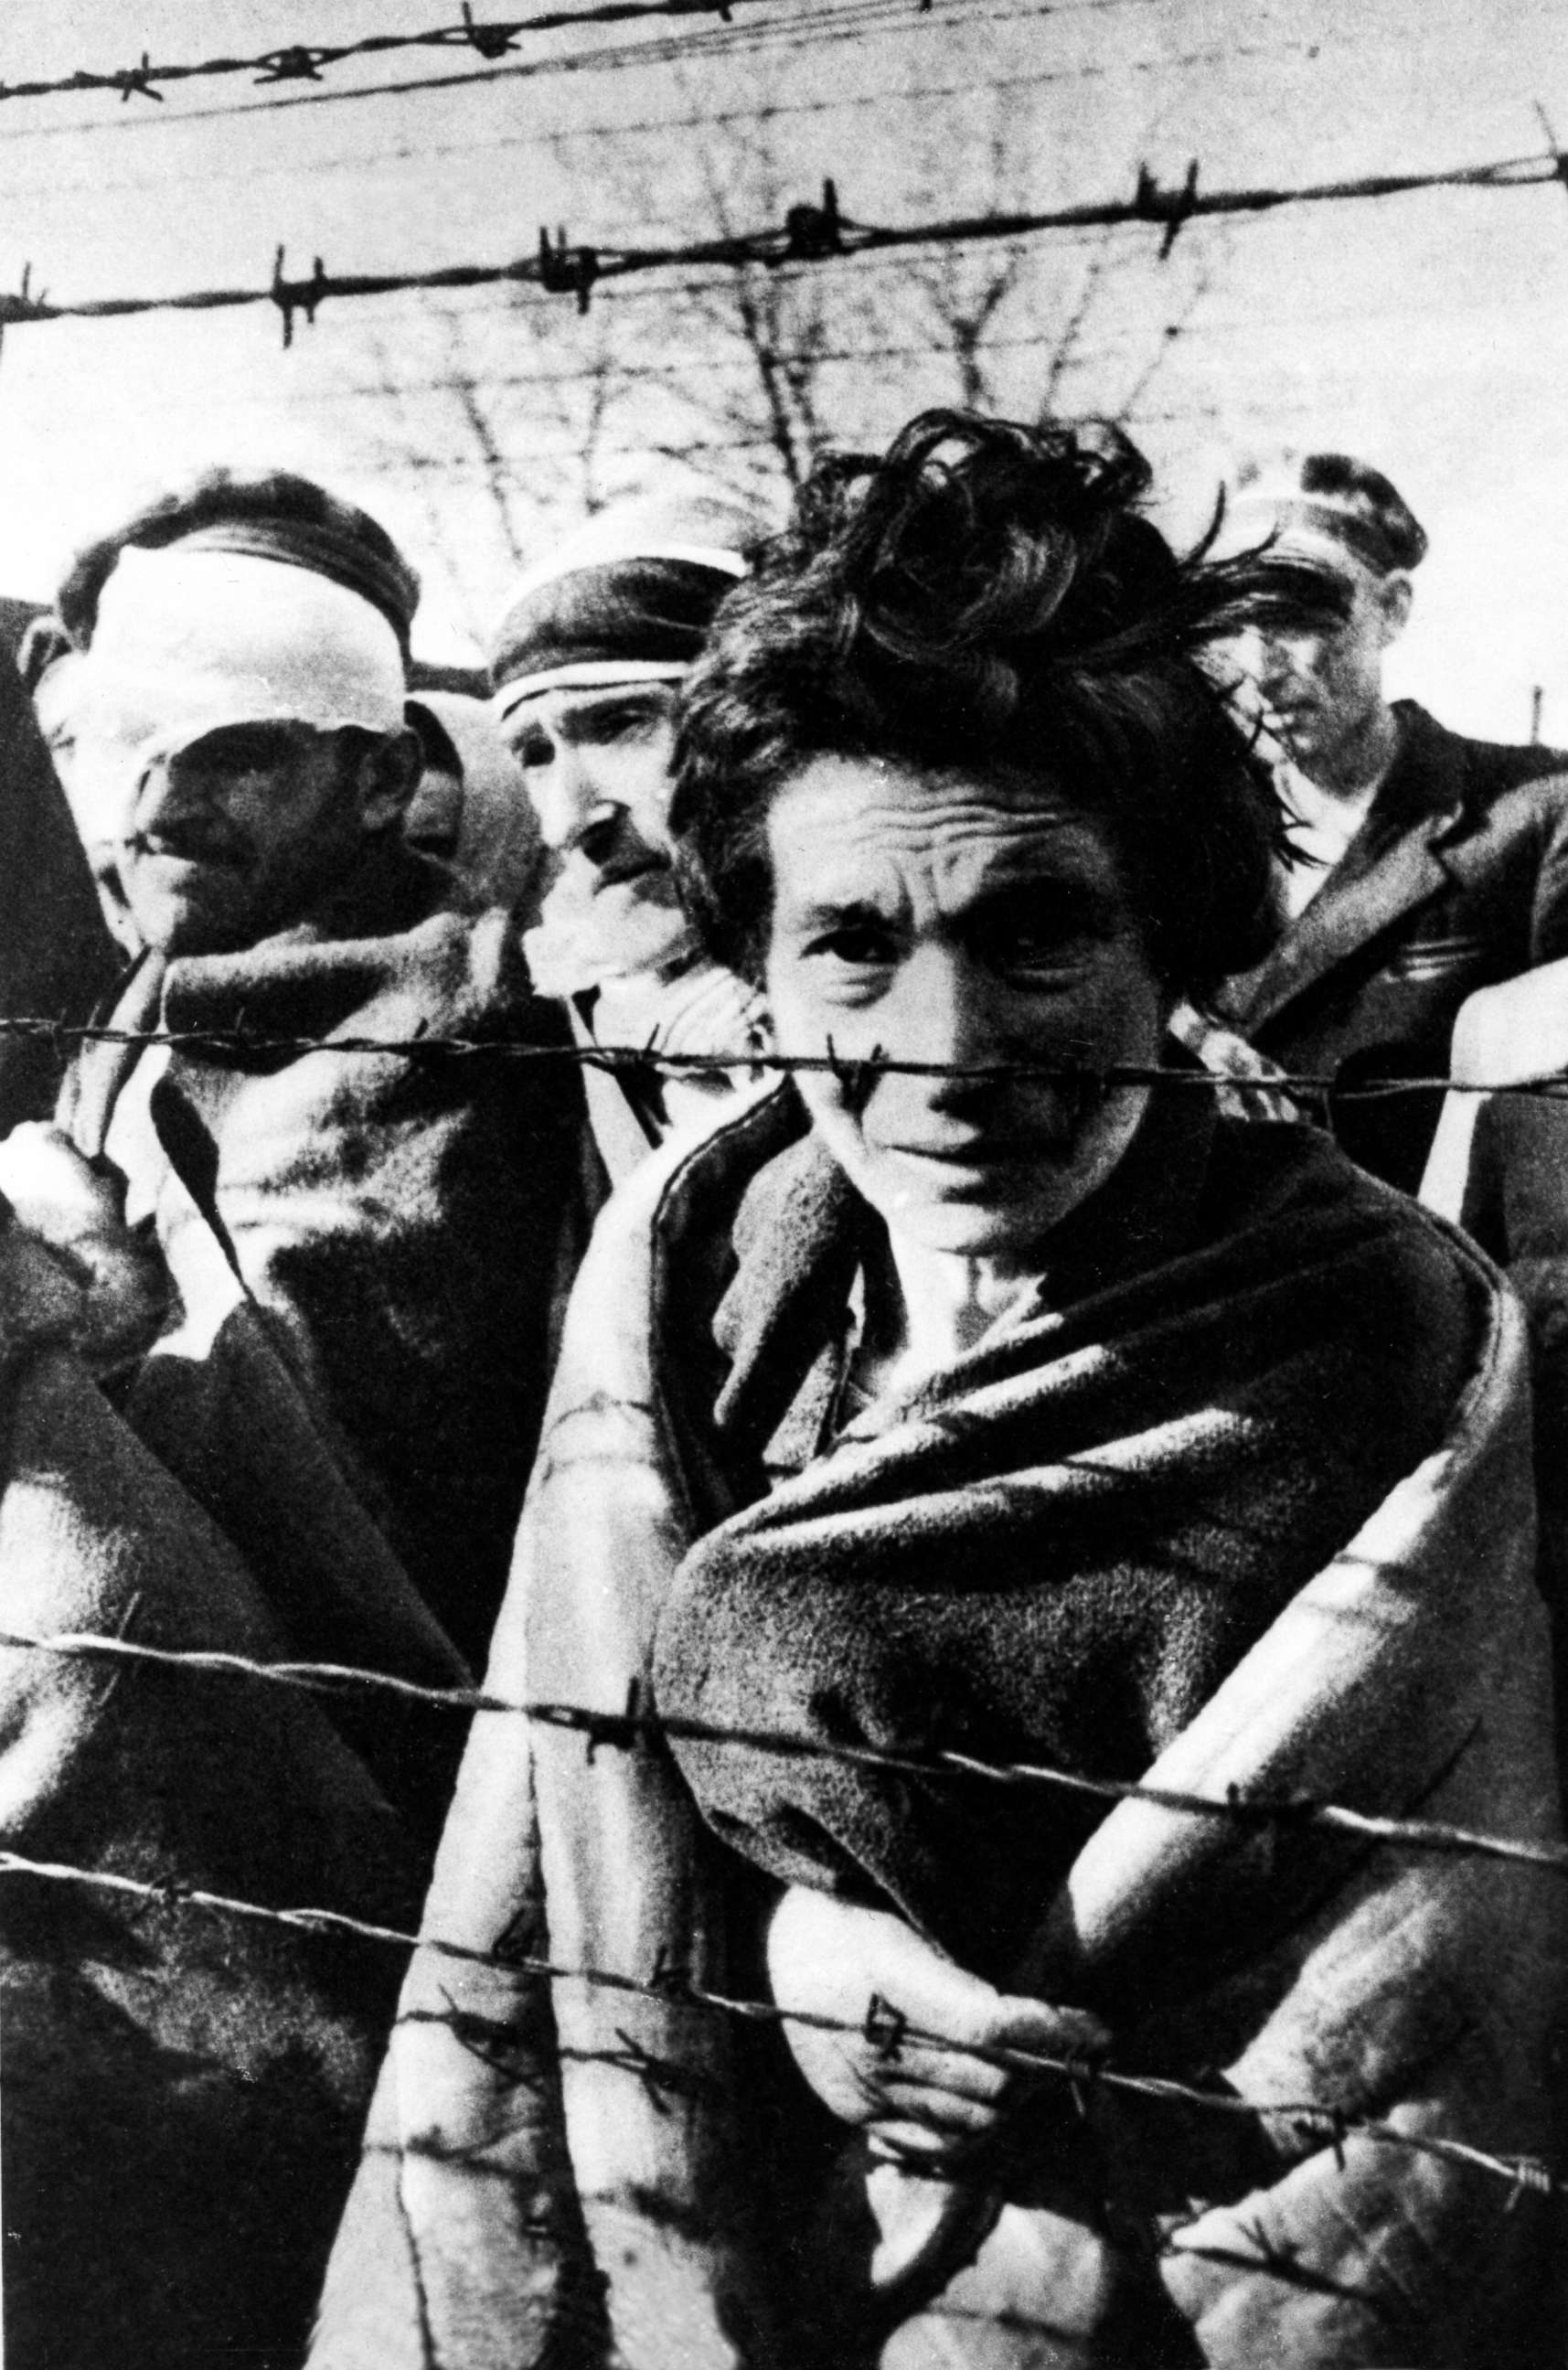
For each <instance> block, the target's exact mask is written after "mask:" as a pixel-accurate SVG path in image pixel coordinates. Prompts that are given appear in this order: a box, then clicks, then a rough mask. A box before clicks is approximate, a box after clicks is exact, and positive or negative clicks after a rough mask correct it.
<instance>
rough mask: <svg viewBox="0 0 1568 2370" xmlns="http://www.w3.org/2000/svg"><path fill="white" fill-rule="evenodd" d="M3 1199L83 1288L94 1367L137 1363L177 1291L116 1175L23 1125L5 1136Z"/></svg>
mask: <svg viewBox="0 0 1568 2370" xmlns="http://www.w3.org/2000/svg"><path fill="white" fill-rule="evenodd" d="M0 1199H3V1200H4V1201H5V1202H7V1203H9V1205H10V1208H11V1210H12V1212H13V1213H14V1221H15V1224H16V1225H18V1226H20V1227H21V1228H22V1229H23V1230H24V1231H25V1232H26V1233H27V1234H29V1235H31V1236H33V1237H36V1239H37V1240H38V1241H39V1242H40V1243H43V1244H45V1245H47V1247H48V1248H49V1250H50V1251H51V1252H52V1254H53V1257H54V1260H55V1261H56V1263H57V1264H58V1267H59V1269H60V1271H61V1272H62V1273H63V1275H64V1276H66V1277H68V1278H69V1279H70V1280H71V1282H72V1283H74V1284H75V1287H76V1290H77V1292H78V1294H79V1295H80V1302H79V1308H80V1315H79V1320H78V1323H77V1325H76V1327H75V1344H76V1347H77V1348H78V1349H79V1350H80V1351H81V1352H82V1355H83V1356H84V1357H85V1358H86V1359H87V1361H88V1363H90V1364H92V1365H94V1366H96V1367H98V1368H100V1369H101V1368H107V1367H110V1366H117V1365H123V1364H125V1363H128V1362H129V1361H130V1360H131V1359H132V1358H133V1357H136V1356H139V1355H140V1354H141V1352H143V1351H144V1350H145V1349H146V1348H147V1347H148V1346H149V1344H150V1343H151V1342H152V1340H154V1339H155V1338H156V1334H157V1332H158V1329H159V1327H160V1325H161V1323H162V1321H163V1318H164V1316H165V1314H166V1312H167V1308H168V1306H169V1302H170V1298H171V1291H170V1286H169V1282H168V1276H167V1270H166V1269H165V1266H164V1262H163V1258H162V1254H161V1253H160V1252H159V1251H158V1249H157V1248H156V1244H154V1243H152V1242H150V1241H148V1240H146V1239H144V1237H142V1236H141V1235H140V1234H138V1233H137V1232H136V1231H135V1230H134V1229H133V1227H131V1226H128V1225H126V1223H125V1188H124V1179H123V1178H121V1175H120V1173H119V1171H118V1170H117V1169H114V1168H110V1166H109V1164H108V1163H98V1162H94V1161H89V1160H86V1159H85V1158H84V1157H83V1156H82V1154H81V1153H79V1152H78V1151H77V1149H76V1147H75V1145H74V1144H73V1143H72V1141H71V1139H70V1137H69V1136H68V1135H67V1134H66V1133H64V1131H63V1129H61V1128H58V1127H52V1126H50V1125H48V1124H47V1123H46V1122H43V1121H40V1120H24V1121H23V1122H22V1123H21V1125H20V1126H19V1127H14V1128H13V1129H12V1130H11V1133H10V1134H9V1135H7V1136H6V1137H4V1138H0Z"/></svg>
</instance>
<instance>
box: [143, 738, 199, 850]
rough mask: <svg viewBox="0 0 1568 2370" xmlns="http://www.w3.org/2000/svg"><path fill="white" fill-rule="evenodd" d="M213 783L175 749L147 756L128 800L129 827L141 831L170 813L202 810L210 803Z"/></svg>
mask: <svg viewBox="0 0 1568 2370" xmlns="http://www.w3.org/2000/svg"><path fill="white" fill-rule="evenodd" d="M212 803H213V783H212V780H211V778H210V777H209V776H208V775H206V774H205V773H204V772H203V771H202V768H201V767H200V766H198V765H191V764H190V761H189V760H182V758H181V754H180V753H179V751H178V750H175V751H173V752H171V753H167V752H166V753H163V754H159V755H157V756H156V757H150V758H148V759H147V761H146V763H145V764H144V765H143V767H142V770H141V773H140V775H139V776H138V777H137V781H136V789H135V795H134V797H133V800H132V802H131V821H132V827H133V830H137V831H144V830H146V829H147V827H148V825H149V824H151V823H155V822H160V823H167V821H168V820H169V819H170V818H171V817H172V816H174V815H186V814H193V813H201V812H205V811H207V810H208V809H209V808H210V807H211V805H212Z"/></svg>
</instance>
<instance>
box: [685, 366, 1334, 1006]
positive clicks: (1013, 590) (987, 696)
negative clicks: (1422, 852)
mask: <svg viewBox="0 0 1568 2370" xmlns="http://www.w3.org/2000/svg"><path fill="white" fill-rule="evenodd" d="M1150 482H1151V472H1150V470H1149V466H1148V464H1147V461H1146V460H1145V459H1144V457H1143V455H1142V454H1141V453H1139V452H1138V450H1137V449H1136V446H1135V445H1134V444H1133V443H1131V442H1130V441H1129V439H1128V438H1127V437H1126V436H1125V435H1124V434H1123V433H1122V432H1121V431H1120V430H1118V429H1116V428H1113V427H1110V426H1106V425H1101V424H1098V423H1093V424H1089V425H1081V426H1067V425H1065V424H1060V423H1055V422H1048V423H1046V424H1045V425H1043V426H1040V427H1025V426H1021V425H1018V424H1015V423H1013V422H1010V421H1006V420H986V419H982V418H980V417H978V416H977V415H975V414H974V413H970V412H963V411H928V412H924V413H922V414H921V415H920V417H919V418H918V419H917V420H911V421H910V423H909V425H908V426H907V427H906V428H905V429H904V430H903V431H901V433H900V434H899V435H898V436H896V437H895V438H894V442H893V443H892V444H891V445H890V446H889V448H888V450H887V452H886V453H885V454H883V455H882V458H881V459H873V458H870V457H868V456H866V455H863V454H844V455H834V456H831V457H830V458H828V459H827V460H825V461H824V462H822V463H821V464H819V466H817V468H816V469H815V470H814V471H813V474H812V476H811V477H810V478H809V480H808V481H807V483H806V484H805V485H804V486H803V487H802V488H801V490H800V492H799V494H798V496H797V499H796V504H795V511H794V515H793V518H792V519H791V521H790V525H789V526H788V528H787V529H786V530H785V532H784V533H783V534H782V535H779V536H778V538H777V539H776V540H775V541H774V542H772V543H770V544H768V545H766V546H764V547H763V549H762V551H761V553H760V555H759V557H758V563H757V566H756V569H755V573H754V574H753V576H752V577H751V578H750V579H749V580H748V581H746V582H744V583H743V584H741V585H740V586H738V587H737V589H736V590H735V591H734V592H732V593H731V594H730V596H729V597H728V599H727V600H726V601H725V602H724V603H723V604H722V606H721V609H720V611H719V613H718V616H717V618H716V620H715V623H714V627H713V631H712V634H711V636H710V638H709V642H708V645H707V647H706V650H704V653H703V655H702V656H701V657H700V658H699V660H698V662H697V664H696V666H695V667H694V669H693V671H692V673H691V674H690V676H689V677H688V678H687V680H686V684H685V685H684V687H683V690H682V693H681V696H680V700H679V704H678V708H677V726H678V730H677V737H676V744H675V756H674V765H675V787H674V801H673V806H672V812H671V822H672V828H673V831H674V835H675V838H676V841H677V846H678V857H679V863H680V868H681V874H682V880H683V884H684V890H685V893H686V897H687V900H688V903H689V905H690V908H691V911H692V914H693V916H694V919H695V920H696V922H697V925H698V928H699V930H700V931H701V933H702V935H703V937H704V938H705V940H706V942H707V944H708V946H709V949H710V950H711V951H712V952H713V953H714V954H715V955H716V956H717V958H718V959H719V960H720V961H722V962H724V963H727V964H728V965H729V966H730V967H731V968H732V970H735V971H738V972H741V973H743V975H744V976H745V977H746V978H748V979H753V980H755V979H758V978H759V977H760V975H761V972H762V968H763V964H764V961H765V958H766V953H767V935H768V928H769V923H770V917H771V903H772V882H771V876H770V871H769V865H768V856H767V813H768V809H769V807H770V805H771V803H772V800H773V799H774V798H775V796H776V795H777V794H778V791H779V790H780V789H781V788H783V787H784V786H785V785H786V784H787V783H788V782H789V781H790V780H791V779H792V778H793V777H795V776H796V775H797V774H798V773H799V772H800V771H801V768H802V767H803V766H804V765H808V764H810V762H811V761H812V759H813V757H816V756H820V755H827V754H832V755H837V756H846V757H861V756H867V757H869V756H877V757H885V758H892V759H895V760H902V761H903V762H905V763H906V764H908V765H916V766H919V767H921V768H930V769H935V770H941V771H945V770H949V769H958V770H963V771H967V772H970V773H975V772H978V773H979V774H981V775H982V776H991V777H1002V776H1005V777H1013V778H1016V777H1020V776H1021V777H1024V778H1025V779H1029V778H1033V779H1037V780H1038V781H1040V783H1041V784H1042V787H1043V788H1045V787H1049V788H1050V789H1051V790H1052V791H1053V792H1055V793H1057V794H1060V791H1061V790H1063V789H1065V790H1066V793H1067V795H1068V796H1070V797H1071V798H1072V800H1074V801H1075V803H1077V804H1078V805H1079V806H1080V807H1081V808H1082V810H1083V811H1084V812H1085V813H1087V814H1090V815H1092V816H1093V817H1094V818H1095V819H1096V820H1097V821H1098V822H1100V823H1101V824H1102V825H1103V827H1104V828H1105V829H1106V830H1107V831H1108V833H1109V834H1110V836H1111V839H1112V843H1113V846H1114V847H1115V849H1116V851H1117V854H1118V857H1119V858H1120V860H1121V862H1122V865H1123V867H1124V876H1125V879H1126V880H1127V884H1128V888H1129V892H1130V894H1131V896H1132V898H1133V901H1134V903H1135V904H1136V907H1137V909H1138V911H1139V912H1140V913H1141V914H1142V915H1143V916H1144V918H1145V921H1146V925H1147V935H1148V946H1149V950H1150V960H1151V961H1152V962H1153V964H1154V967H1155V970H1156V972H1157V973H1158V974H1159V977H1160V979H1161V980H1162V982H1163V983H1164V984H1166V985H1167V987H1168V988H1169V989H1170V991H1171V993H1172V994H1173V995H1188V996H1191V997H1193V998H1194V999H1195V1000H1197V1001H1200V1002H1201V1001H1203V1000H1204V999H1205V997H1206V996H1208V995H1212V993H1213V991H1214V989H1215V988H1216V986H1217V984H1218V983H1219V982H1220V980H1222V979H1223V978H1224V977H1226V976H1227V975H1228V973H1229V972H1236V971H1240V970H1243V969H1245V968H1246V967H1247V966H1248V965H1250V964H1251V963H1252V962H1255V961H1258V960H1259V958H1260V957H1261V956H1262V953H1263V952H1264V951H1265V950H1266V947H1267V943H1268V939H1269V937H1270V935H1271V927H1272V925H1271V917H1270V900H1269V888H1270V869H1271V863H1272V860H1273V858H1274V856H1275V855H1276V853H1280V852H1283V835H1282V819H1281V811H1280V807H1279V803H1278V800H1277V798H1276V797H1275V794H1274V788H1273V785H1272V781H1271V779H1270V777H1269V774H1268V771H1267V769H1266V767H1265V766H1264V765H1262V762H1261V761H1260V760H1259V759H1258V758H1257V757H1256V756H1255V755H1254V754H1253V752H1252V748H1251V740H1250V737H1249V735H1248V733H1247V732H1246V731H1245V730H1244V729H1243V728H1242V726H1241V724H1240V723H1239V720H1238V719H1237V718H1236V716H1235V715H1234V714H1233V712H1232V711H1231V709H1230V708H1229V707H1228V704H1227V700H1226V697H1225V695H1224V694H1223V692H1222V691H1221V690H1220V689H1219V688H1218V687H1217V685H1216V682H1215V681H1214V679H1213V678H1212V677H1211V675H1210V674H1209V673H1207V672H1205V666H1204V664H1203V662H1202V657H1203V652H1204V650H1205V646H1206V645H1207V644H1208V643H1210V642H1212V641H1213V640H1214V639H1216V638H1217V637H1219V636H1220V635H1223V634H1226V633H1228V632H1232V631H1235V630H1236V629H1237V628H1238V627H1239V626H1241V625H1243V624H1246V623H1251V622H1253V621H1254V620H1256V619H1257V618H1258V617H1259V616H1261V615H1264V614H1268V613H1272V612H1274V611H1275V610H1276V609H1279V608H1281V607H1283V606H1285V605H1286V604H1288V602H1289V600H1290V598H1291V597H1292V595H1293V593H1294V594H1297V595H1298V594H1299V593H1300V592H1302V590H1303V587H1302V586H1298V585H1297V584H1296V583H1295V581H1294V578H1295V571H1293V570H1291V569H1288V568H1286V567H1283V566H1282V565H1281V563H1280V562H1279V561H1278V560H1275V561H1274V562H1273V563H1272V565H1270V566H1268V567H1266V568H1265V567H1262V566H1261V565H1260V564H1259V561H1258V558H1257V555H1255V554H1251V553H1249V554H1245V555H1243V556H1242V557H1241V558H1233V559H1227V560H1224V561H1218V560H1213V559H1210V558H1208V557H1207V552H1208V549H1209V547H1210V542H1211V541H1212V536H1211V538H1210V539H1208V540H1205V543H1204V544H1203V545H1201V546H1199V549H1198V551H1197V552H1196V553H1194V554H1193V555H1192V556H1191V557H1189V558H1186V559H1179V558H1177V556H1176V554H1175V553H1174V551H1173V550H1172V549H1171V547H1170V544H1169V543H1168V542H1167V541H1166V539H1165V537H1164V536H1163V535H1161V534H1160V533H1159V529H1158V528H1157V527H1156V526H1154V525H1153V524H1152V523H1151V522H1150V521H1149V520H1148V519H1147V518H1146V517H1144V516H1143V515H1141V513H1140V512H1139V510H1138V508H1137V504H1138V503H1139V501H1140V500H1142V498H1143V497H1144V495H1145V494H1146V493H1147V489H1148V487H1149V484H1150ZM1306 589H1308V590H1309V591H1310V592H1311V593H1312V596H1313V597H1315V598H1319V599H1320V598H1321V597H1322V592H1321V586H1320V583H1319V582H1318V581H1317V580H1316V579H1313V580H1312V582H1311V584H1310V586H1309V587H1307V588H1306Z"/></svg>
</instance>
